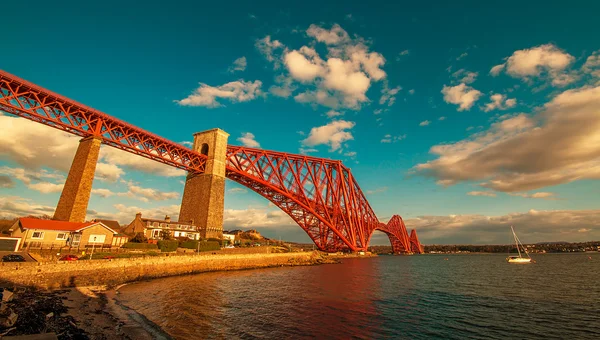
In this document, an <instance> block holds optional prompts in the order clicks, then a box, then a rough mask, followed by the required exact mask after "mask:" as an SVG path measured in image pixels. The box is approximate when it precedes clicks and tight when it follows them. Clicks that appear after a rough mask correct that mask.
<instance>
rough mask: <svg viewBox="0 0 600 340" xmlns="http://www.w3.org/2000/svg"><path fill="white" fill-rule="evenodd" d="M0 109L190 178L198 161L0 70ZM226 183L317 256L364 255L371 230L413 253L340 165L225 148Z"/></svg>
mask: <svg viewBox="0 0 600 340" xmlns="http://www.w3.org/2000/svg"><path fill="white" fill-rule="evenodd" d="M0 110H2V111H5V112H8V113H11V114H14V115H17V116H20V117H23V118H26V119H29V120H32V121H34V122H38V123H41V124H44V125H47V126H51V127H53V128H56V129H60V130H63V131H65V132H68V133H71V134H75V135H78V136H81V137H88V136H95V137H98V138H100V139H101V140H102V143H103V144H106V145H109V146H112V147H115V148H118V149H121V150H124V151H127V152H130V153H133V154H136V155H139V156H142V157H146V158H149V159H152V160H155V161H158V162H161V163H164V164H167V165H170V166H173V167H176V168H179V169H183V170H186V171H189V172H193V173H203V172H204V169H205V164H206V156H205V155H202V154H200V153H198V152H195V151H193V150H191V149H189V148H187V147H185V146H183V145H180V144H178V143H174V142H172V141H169V140H166V139H164V138H162V137H159V136H157V135H155V134H152V133H150V132H147V131H145V130H143V129H140V128H138V127H135V126H133V125H130V124H128V123H126V122H124V121H122V120H119V119H116V118H114V117H111V116H109V115H107V114H105V113H102V112H100V111H98V110H95V109H93V108H90V107H87V106H85V105H82V104H79V103H77V102H75V101H73V100H71V99H68V98H66V97H63V96H61V95H59V94H56V93H53V92H51V91H49V90H46V89H44V88H42V87H39V86H37V85H35V84H32V83H30V82H28V81H25V80H23V79H20V78H18V77H16V76H14V75H11V74H9V73H7V72H4V71H2V70H0ZM226 177H227V178H229V179H231V180H233V181H236V182H238V183H240V184H242V185H244V186H246V187H248V188H250V189H252V190H253V191H255V192H257V193H258V194H260V195H261V196H263V197H265V198H266V199H268V200H269V201H271V202H272V203H273V204H275V205H276V206H277V207H279V208H280V209H281V210H283V211H284V212H285V213H286V214H288V215H289V216H290V217H291V218H292V219H293V220H294V221H295V222H296V223H297V224H298V225H299V226H300V227H301V228H302V229H303V230H304V231H305V232H306V233H307V234H308V236H309V237H310V238H311V239H312V240H313V241H314V242H315V244H316V246H317V247H318V248H319V249H320V250H324V251H329V252H332V251H340V250H351V251H366V250H367V247H368V245H369V241H370V239H371V236H372V234H373V231H375V230H376V229H377V230H381V231H383V232H385V233H386V234H387V235H388V237H389V238H390V242H391V243H392V247H393V250H394V252H396V253H413V252H417V253H421V252H422V247H421V245H420V243H419V240H418V238H417V236H416V232H415V231H414V230H413V231H412V232H411V235H410V236H408V233H407V231H406V226H405V225H404V222H403V221H402V218H401V217H400V216H398V215H394V217H392V219H391V220H390V221H389V222H388V223H387V224H384V223H380V222H379V220H378V219H377V216H375V213H374V212H373V209H372V208H371V206H370V205H369V202H368V201H367V199H366V197H365V195H364V194H363V192H362V191H361V189H360V187H359V186H358V183H357V182H356V179H355V178H354V177H353V176H352V173H351V171H350V169H348V168H347V167H346V166H344V165H343V164H342V163H341V161H334V160H329V159H323V158H316V157H309V156H305V155H295V154H289V153H282V152H276V151H268V150H262V149H255V148H247V147H242V146H233V145H228V147H227V158H226Z"/></svg>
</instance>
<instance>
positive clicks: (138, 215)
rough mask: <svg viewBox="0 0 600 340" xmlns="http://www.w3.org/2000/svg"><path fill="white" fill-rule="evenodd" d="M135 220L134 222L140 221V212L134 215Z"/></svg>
mask: <svg viewBox="0 0 600 340" xmlns="http://www.w3.org/2000/svg"><path fill="white" fill-rule="evenodd" d="M135 219H136V220H140V219H142V213H141V212H139V213H137V214H135Z"/></svg>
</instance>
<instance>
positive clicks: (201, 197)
mask: <svg viewBox="0 0 600 340" xmlns="http://www.w3.org/2000/svg"><path fill="white" fill-rule="evenodd" d="M227 137H229V134H228V133H227V132H225V131H223V130H221V129H212V130H208V131H204V132H198V133H195V134H194V146H193V147H192V149H193V150H194V151H197V152H199V153H201V154H204V155H206V156H208V160H207V161H206V170H205V172H204V173H203V174H194V173H189V174H188V176H187V178H186V181H185V188H184V190H183V199H182V201H181V209H180V211H179V222H187V223H189V222H193V223H194V224H195V225H196V226H197V227H198V228H199V229H200V236H201V237H204V238H211V237H214V238H222V237H223V209H224V205H225V161H226V158H227Z"/></svg>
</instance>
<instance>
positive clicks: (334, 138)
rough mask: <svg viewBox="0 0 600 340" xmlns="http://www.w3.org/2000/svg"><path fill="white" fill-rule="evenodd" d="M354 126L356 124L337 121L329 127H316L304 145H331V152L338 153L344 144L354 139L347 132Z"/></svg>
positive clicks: (328, 125) (303, 142) (304, 141)
mask: <svg viewBox="0 0 600 340" xmlns="http://www.w3.org/2000/svg"><path fill="white" fill-rule="evenodd" d="M354 125H355V123H354V122H348V121H345V120H335V121H332V122H330V123H329V124H327V125H323V126H319V127H314V128H312V129H311V130H310V134H309V135H308V137H307V138H306V139H304V140H303V141H302V144H303V145H305V146H316V145H329V147H330V150H331V151H336V150H338V149H339V148H340V147H342V144H343V143H344V142H347V141H349V140H353V139H354V137H353V136H352V133H351V132H350V131H346V130H350V129H352V128H353V127H354Z"/></svg>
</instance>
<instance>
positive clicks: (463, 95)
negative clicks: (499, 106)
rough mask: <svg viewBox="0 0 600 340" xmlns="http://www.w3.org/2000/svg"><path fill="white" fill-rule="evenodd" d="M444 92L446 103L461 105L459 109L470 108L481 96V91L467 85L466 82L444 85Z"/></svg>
mask: <svg viewBox="0 0 600 340" xmlns="http://www.w3.org/2000/svg"><path fill="white" fill-rule="evenodd" d="M442 94H443V95H444V101H445V102H446V103H451V104H456V105H458V106H459V108H458V111H464V110H467V111H468V110H470V109H471V107H472V106H473V104H475V102H476V101H477V100H478V99H479V97H480V96H481V92H479V91H477V90H475V89H474V88H472V87H470V86H467V85H466V84H465V83H462V84H460V85H456V86H452V87H450V86H446V85H444V88H443V89H442Z"/></svg>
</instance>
